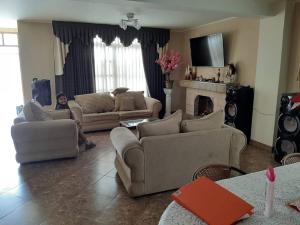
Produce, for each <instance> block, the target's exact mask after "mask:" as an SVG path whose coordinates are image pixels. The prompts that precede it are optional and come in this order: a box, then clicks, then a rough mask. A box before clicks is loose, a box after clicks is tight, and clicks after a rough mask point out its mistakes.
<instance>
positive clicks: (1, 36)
mask: <svg viewBox="0 0 300 225" xmlns="http://www.w3.org/2000/svg"><path fill="white" fill-rule="evenodd" d="M0 46H18V36H17V34H16V33H1V32H0Z"/></svg>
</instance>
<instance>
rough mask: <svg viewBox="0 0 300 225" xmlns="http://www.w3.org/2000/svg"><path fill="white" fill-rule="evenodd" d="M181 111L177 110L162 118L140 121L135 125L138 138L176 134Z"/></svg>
mask: <svg viewBox="0 0 300 225" xmlns="http://www.w3.org/2000/svg"><path fill="white" fill-rule="evenodd" d="M181 120H182V111H181V110H177V111H176V112H175V113H173V114H172V115H170V116H168V117H166V118H165V119H162V120H155V121H153V122H147V123H141V124H139V125H138V126H137V130H138V135H139V138H142V137H148V136H159V135H166V134H177V133H179V132H180V122H181Z"/></svg>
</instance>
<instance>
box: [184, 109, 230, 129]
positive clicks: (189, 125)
mask: <svg viewBox="0 0 300 225" xmlns="http://www.w3.org/2000/svg"><path fill="white" fill-rule="evenodd" d="M223 124H224V111H223V110H219V111H216V112H213V113H211V114H209V115H207V116H204V117H202V118H200V119H193V120H183V121H182V122H181V130H182V132H193V131H201V130H211V129H218V128H221V126H222V125H223Z"/></svg>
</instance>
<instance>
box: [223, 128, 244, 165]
mask: <svg viewBox="0 0 300 225" xmlns="http://www.w3.org/2000/svg"><path fill="white" fill-rule="evenodd" d="M222 127H223V128H228V129H231V131H232V136H231V142H230V156H229V163H230V165H231V166H235V167H237V168H240V154H241V152H242V151H243V150H245V148H246V146H247V137H246V135H245V134H244V133H243V132H242V131H240V130H238V129H236V128H233V127H231V126H228V125H226V124H224V125H222Z"/></svg>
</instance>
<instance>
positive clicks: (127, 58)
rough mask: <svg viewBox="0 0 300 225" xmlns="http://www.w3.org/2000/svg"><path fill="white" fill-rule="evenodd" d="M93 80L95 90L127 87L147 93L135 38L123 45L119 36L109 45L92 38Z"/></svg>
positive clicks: (140, 56)
mask: <svg viewBox="0 0 300 225" xmlns="http://www.w3.org/2000/svg"><path fill="white" fill-rule="evenodd" d="M94 53H95V80H96V91H97V92H108V91H112V90H114V89H115V88H117V87H128V88H129V89H130V90H131V91H144V93H145V94H146V93H147V85H146V79H145V72H144V65H143V60H142V50H141V45H140V43H138V41H137V39H135V40H134V41H133V42H132V44H131V45H130V46H128V47H124V46H123V45H122V43H121V42H120V39H119V38H116V39H115V41H114V42H113V43H112V44H111V45H110V46H106V44H105V43H104V42H103V41H102V40H101V38H99V37H96V38H94Z"/></svg>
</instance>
